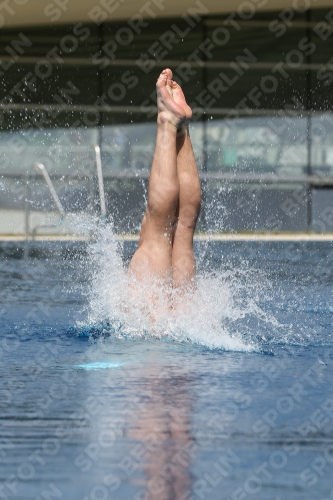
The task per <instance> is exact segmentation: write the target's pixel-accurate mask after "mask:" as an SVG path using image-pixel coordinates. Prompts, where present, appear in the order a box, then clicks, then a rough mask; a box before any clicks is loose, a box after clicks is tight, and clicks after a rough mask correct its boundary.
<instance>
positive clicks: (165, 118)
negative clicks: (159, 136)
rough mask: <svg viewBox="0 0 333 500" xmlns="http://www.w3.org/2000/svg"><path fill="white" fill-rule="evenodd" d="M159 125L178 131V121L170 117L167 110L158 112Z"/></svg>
mask: <svg viewBox="0 0 333 500" xmlns="http://www.w3.org/2000/svg"><path fill="white" fill-rule="evenodd" d="M157 127H158V128H163V129H169V130H172V131H174V132H177V123H175V122H174V120H173V119H172V118H171V117H170V115H169V113H167V112H165V111H160V112H159V113H158V115H157Z"/></svg>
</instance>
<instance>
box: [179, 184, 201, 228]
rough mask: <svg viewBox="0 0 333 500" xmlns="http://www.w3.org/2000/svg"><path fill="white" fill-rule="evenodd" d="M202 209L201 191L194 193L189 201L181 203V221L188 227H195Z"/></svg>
mask: <svg viewBox="0 0 333 500" xmlns="http://www.w3.org/2000/svg"><path fill="white" fill-rule="evenodd" d="M200 209H201V191H200V190H198V192H197V193H195V194H193V196H191V198H189V199H188V200H187V203H185V204H184V203H183V204H182V205H181V208H180V211H179V223H180V224H181V225H183V226H186V227H188V228H192V229H194V228H195V225H196V222H197V220H198V217H199V214H200Z"/></svg>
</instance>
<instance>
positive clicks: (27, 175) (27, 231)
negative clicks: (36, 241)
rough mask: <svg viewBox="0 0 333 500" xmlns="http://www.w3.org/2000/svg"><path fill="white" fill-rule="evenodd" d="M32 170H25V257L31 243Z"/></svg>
mask: <svg viewBox="0 0 333 500" xmlns="http://www.w3.org/2000/svg"><path fill="white" fill-rule="evenodd" d="M29 182H30V171H29V170H26V172H25V199H24V232H25V243H24V258H25V259H26V258H27V257H28V253H29V251H28V245H29V234H30V228H29V217H30V199H29V198H30V186H29Z"/></svg>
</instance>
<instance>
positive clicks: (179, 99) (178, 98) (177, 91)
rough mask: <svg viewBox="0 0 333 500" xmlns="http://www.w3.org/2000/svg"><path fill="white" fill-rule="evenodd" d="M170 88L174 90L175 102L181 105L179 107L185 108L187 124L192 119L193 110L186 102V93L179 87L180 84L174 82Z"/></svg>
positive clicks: (172, 81)
mask: <svg viewBox="0 0 333 500" xmlns="http://www.w3.org/2000/svg"><path fill="white" fill-rule="evenodd" d="M170 86H171V89H172V97H173V99H174V101H175V102H176V103H177V104H179V106H181V107H182V108H183V110H184V111H185V115H186V119H185V122H186V123H188V122H189V121H190V120H191V118H192V109H191V108H190V106H189V105H188V104H187V102H186V99H185V96H184V92H183V90H182V88H181V86H180V85H178V83H177V82H175V81H174V80H171V85H170Z"/></svg>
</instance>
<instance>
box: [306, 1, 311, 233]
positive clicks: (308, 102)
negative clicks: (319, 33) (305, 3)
mask: <svg viewBox="0 0 333 500" xmlns="http://www.w3.org/2000/svg"><path fill="white" fill-rule="evenodd" d="M311 18H312V16H311V9H308V10H307V12H306V22H307V27H306V34H307V38H308V40H309V43H311V41H312V30H311V25H310V23H311ZM311 60H312V58H311V55H310V54H309V55H307V64H311ZM311 83H312V76H311V70H310V69H309V68H308V69H307V70H306V109H307V124H306V143H307V151H308V154H307V167H306V174H307V176H308V177H310V176H311V174H312V165H311V163H312V131H311V127H312V99H311ZM307 226H308V232H310V231H311V230H312V189H311V182H310V181H309V180H308V182H307Z"/></svg>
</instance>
